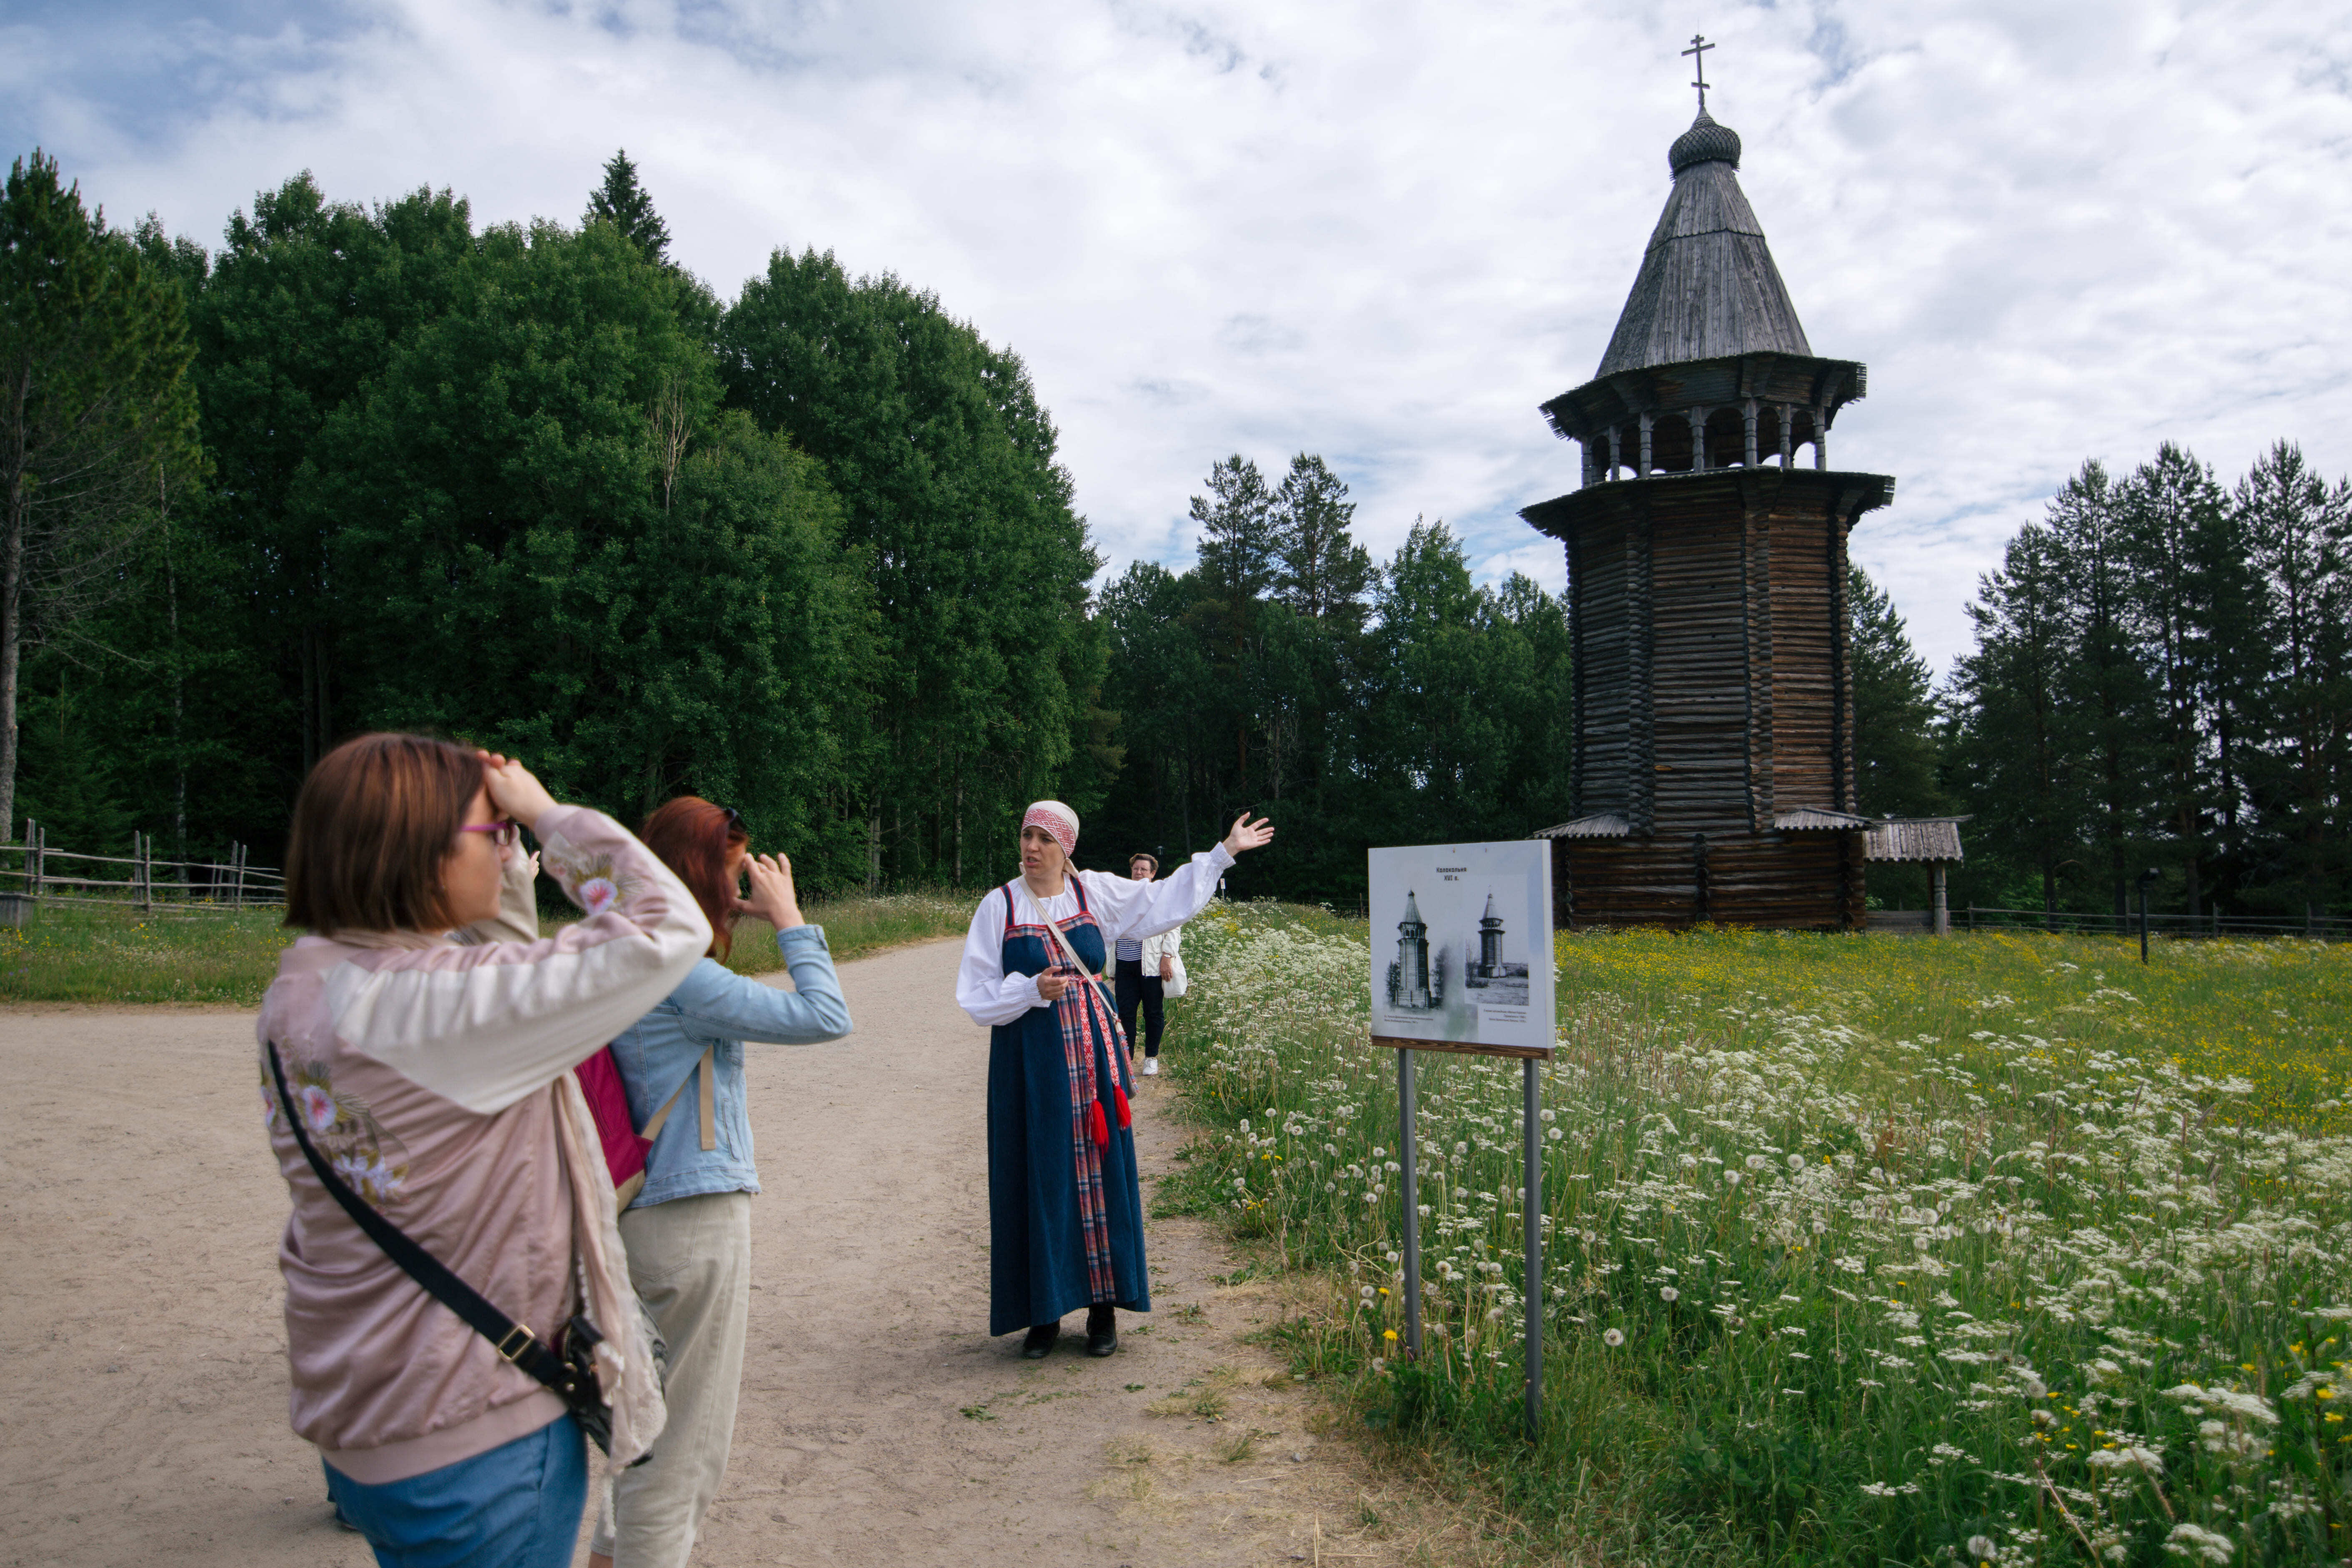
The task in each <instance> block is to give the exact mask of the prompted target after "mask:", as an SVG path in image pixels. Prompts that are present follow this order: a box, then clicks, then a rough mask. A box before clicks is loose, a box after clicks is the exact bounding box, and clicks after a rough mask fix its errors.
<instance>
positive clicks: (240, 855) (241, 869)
mask: <svg viewBox="0 0 2352 1568" xmlns="http://www.w3.org/2000/svg"><path fill="white" fill-rule="evenodd" d="M229 859H230V860H231V861H232V862H233V863H234V869H235V871H236V892H235V894H234V895H233V897H234V898H235V900H236V907H237V908H238V909H243V908H245V846H244V845H242V844H239V843H238V842H236V840H235V839H233V838H232V839H231V840H229Z"/></svg>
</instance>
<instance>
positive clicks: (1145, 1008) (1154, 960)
mask: <svg viewBox="0 0 2352 1568" xmlns="http://www.w3.org/2000/svg"><path fill="white" fill-rule="evenodd" d="M1127 874H1128V876H1129V879H1132V880H1134V881H1138V882H1149V881H1150V880H1151V879H1152V878H1154V877H1156V876H1158V875H1159V874H1160V862H1159V861H1158V860H1156V859H1154V858H1152V857H1151V856H1149V855H1142V854H1138V855H1136V856H1133V857H1131V858H1129V860H1128V863H1127ZM1183 941H1184V928H1183V927H1181V926H1177V927H1175V928H1173V929H1171V930H1169V931H1159V932H1156V933H1154V934H1153V935H1150V936H1135V935H1132V934H1129V935H1127V936H1123V937H1120V938H1119V939H1118V944H1117V946H1116V947H1114V948H1113V950H1112V955H1113V960H1114V962H1115V963H1117V965H1118V967H1117V969H1116V970H1115V971H1114V973H1113V975H1112V979H1113V981H1114V983H1115V984H1116V985H1117V988H1118V1026H1119V1030H1120V1032H1121V1033H1123V1034H1124V1035H1126V1036H1127V1038H1128V1041H1129V1048H1130V1049H1131V1048H1132V1047H1133V1043H1134V1040H1135V1016H1136V1012H1137V1010H1138V1009H1139V1008H1140V1009H1141V1011H1142V1014H1143V1027H1144V1040H1143V1066H1142V1067H1141V1068H1139V1069H1138V1070H1139V1072H1141V1073H1142V1075H1143V1076H1144V1077H1145V1078H1152V1077H1156V1076H1157V1075H1158V1074H1159V1071H1160V1031H1161V1030H1162V1029H1164V1028H1165V1027H1166V1026H1167V1022H1168V1018H1167V988H1168V985H1169V983H1170V982H1171V981H1173V980H1174V979H1175V978H1176V976H1177V974H1178V973H1180V972H1181V969H1182V966H1183V962H1184V961H1183V959H1182V957H1181V952H1182V944H1183Z"/></svg>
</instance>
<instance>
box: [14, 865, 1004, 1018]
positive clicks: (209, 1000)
mask: <svg viewBox="0 0 2352 1568" xmlns="http://www.w3.org/2000/svg"><path fill="white" fill-rule="evenodd" d="M803 913H805V914H806V915H807V917H808V919H809V920H810V921H811V922H812V923H814V924H817V925H821V926H823V927H824V935H825V943H826V945H827V946H829V947H830V948H831V949H832V950H833V955H834V957H835V960H836V961H838V962H842V963H846V962H847V961H849V960H850V959H853V958H861V957H863V956H865V955H866V954H867V953H870V952H879V951H881V950H882V949H884V948H886V947H896V946H898V945H899V944H900V943H902V942H924V941H928V940H929V939H931V938H934V937H942V936H961V934H963V931H964V927H965V926H966V924H967V923H969V921H971V896H967V895H960V894H955V893H949V892H915V893H893V894H886V895H883V896H881V897H878V898H870V899H869V898H849V899H839V900H833V901H831V902H828V903H824V904H810V905H808V906H806V907H805V909H804V910H803ZM280 918H281V916H280V913H279V911H278V910H259V909H255V910H207V911H205V912H203V913H195V914H173V913H169V912H162V911H159V912H157V913H154V914H141V913H139V912H138V911H136V910H130V909H125V908H120V907H116V906H110V905H104V904H81V905H76V904H74V903H72V902H70V901H68V900H55V899H53V900H47V902H45V903H44V904H43V905H42V908H41V911H40V914H39V915H38V917H37V919H36V920H35V921H34V922H33V923H32V924H30V925H28V926H25V927H23V928H22V929H14V930H12V929H0V1002H85V1003H115V1004H121V1003H178V1004H181V1005H189V1004H218V1005H230V1006H237V1007H255V1006H258V1005H260V1003H261V994H262V992H263V991H264V990H265V989H267V988H268V984H269V981H270V977H271V976H272V975H274V974H275V973H277V972H278V952H279V951H280V950H281V949H282V948H284V947H285V946H286V944H287V943H288V942H292V941H293V940H294V938H295V936H296V935H297V934H299V933H297V932H294V931H287V930H286V929H285V928H284V927H282V926H281V925H279V924H278V921H279V920H280ZM576 918H577V915H576V914H575V913H573V912H572V911H571V910H568V909H567V910H566V912H565V915H564V917H563V919H565V920H570V919H576ZM560 923H562V921H559V920H558V919H556V918H555V917H552V916H551V917H548V919H547V921H546V925H545V928H544V929H547V930H550V931H551V930H553V929H554V928H555V926H556V925H558V924H560ZM728 964H729V967H730V968H732V969H733V970H734V971H735V972H736V973H739V974H764V973H771V972H772V971H775V970H779V969H782V967H783V960H782V957H781V956H779V954H778V953H777V951H776V942H775V934H774V931H772V928H771V927H770V926H769V925H768V923H767V922H766V921H756V920H747V921H741V922H740V923H739V924H738V925H737V926H736V928H735V947H734V951H733V952H732V953H730V955H729V958H728Z"/></svg>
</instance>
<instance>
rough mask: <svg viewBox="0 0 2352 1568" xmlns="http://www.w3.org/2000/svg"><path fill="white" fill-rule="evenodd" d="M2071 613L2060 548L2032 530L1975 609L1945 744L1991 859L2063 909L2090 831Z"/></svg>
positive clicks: (2045, 532) (1980, 589)
mask: <svg viewBox="0 0 2352 1568" xmlns="http://www.w3.org/2000/svg"><path fill="white" fill-rule="evenodd" d="M2064 612H2065V598H2064V589H2063V574H2062V571H2061V563H2060V561H2059V551H2058V548H2057V542H2056V541H2055V539H2054V538H2053V535H2052V533H2051V531H2050V530H2049V529H2048V528H2046V527H2044V526H2042V525H2041V524H2039V523H2029V524H2027V525H2026V526H2025V527H2024V528H2023V529H2021V530H2020V531H2019V532H2018V534H2017V537H2016V538H2014V539H2012V540H2011V541H2010V542H2009V548H2008V550H2007V551H2006V552H2003V554H2002V557H2001V564H2000V570H1999V571H1997V572H1990V573H1988V574H1985V576H1984V577H1983V578H1981V579H1980V580H1979V583H1978V585H1977V599H1976V603H1974V604H1972V605H1969V619H1970V620H1971V621H1973V622H1974V623H1975V633H1976V647H1975V648H1974V649H1973V650H1972V651H1970V652H1969V653H1968V654H1965V655H1963V656H1962V657H1961V658H1960V661H1959V665H1958V669H1957V670H1956V671H1955V672H1954V677H1953V692H1954V696H1955V698H1956V699H1957V702H1956V706H1955V709H1954V712H1953V717H1952V721H1951V735H1950V739H1949V742H1948V752H1949V754H1950V755H1951V757H1952V759H1953V763H1954V765H1955V768H1956V771H1957V773H1958V782H1959V784H1961V786H1962V788H1963V790H1964V792H1965V794H1966V796H1967V798H1968V800H1969V807H1970V809H1971V810H1973V811H1974V812H1975V813H1976V816H1977V819H1978V822H1979V825H1980V826H1981V827H1982V829H1983V833H1984V837H1985V838H1986V839H1987V841H1988V842H1989V844H1990V846H1992V847H1993V851H1994V854H1993V858H1995V859H1996V860H1999V859H2009V860H2011V861H2013V862H2014V861H2021V862H2022V864H2023V867H2025V868H2031V869H2032V871H2033V872H2034V873H2035V874H2036V875H2037V876H2038V878H2039V879H2040V881H2041V884H2042V909H2043V910H2045V911H2054V910H2056V909H2057V907H2058V883H2059V872H2060V870H2061V869H2062V868H2063V867H2064V866H2066V865H2067V864H2069V863H2070V862H2071V861H2072V859H2073V852H2074V849H2075V848H2076V847H2078V845H2079V844H2080V842H2081V829H2082V826H2083V821H2082V806H2081V800H2080V794H2079V791H2078V789H2077V787H2076V783H2075V779H2076V774H2077V773H2078V771H2079V767H2080V757H2079V755H2078V753H2077V750H2076V746H2075V738H2074V734H2073V732H2072V727H2071V723H2070V720H2069V717H2068V715H2067V713H2066V711H2065V702H2064V695H2063V679H2064V673H2063V672H2064V670H2065V668H2066V667H2067V665H2068V664H2069V662H2070V661H2071V660H2072V659H2073V658H2074V651H2075V643H2074V636H2073V631H2072V627H2071V626H2069V624H2068V619H2067V616H2066V615H2065V613H2064Z"/></svg>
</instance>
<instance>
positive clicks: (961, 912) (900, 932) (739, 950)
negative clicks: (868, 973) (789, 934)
mask: <svg viewBox="0 0 2352 1568" xmlns="http://www.w3.org/2000/svg"><path fill="white" fill-rule="evenodd" d="M983 890H984V889H983ZM980 900H981V894H980V893H978V892H970V893H967V892H959V891H957V890H955V889H950V888H931V889H923V890H921V891H919V892H911V893H883V894H880V895H878V896H876V897H873V898H866V897H856V898H846V899H835V900H832V901H831V902H828V903H823V904H809V905H807V906H805V907H803V909H802V910H801V913H802V914H803V915H804V916H806V917H807V919H808V921H809V923H810V924H812V925H821V926H823V927H824V944H825V946H826V947H828V948H830V949H831V950H832V952H833V956H834V960H835V963H847V962H848V961H849V960H851V959H853V958H863V957H865V956H866V954H868V953H872V952H881V951H882V950H883V949H885V948H891V947H903V946H905V945H906V944H907V943H908V942H932V941H936V940H937V939H939V938H940V937H948V936H961V935H962V934H963V933H964V931H965V929H966V928H967V927H969V926H970V925H971V911H972V910H973V908H974V907H975V906H977V905H978V904H979V902H980ZM783 966H784V961H783V957H782V954H781V953H779V952H777V950H776V932H775V928H774V927H772V926H771V925H769V924H768V922H767V921H761V920H743V921H737V922H736V924H735V946H734V950H733V951H732V952H730V953H729V954H728V955H727V967H728V968H730V969H732V970H733V971H734V972H735V973H738V974H769V973H774V972H775V971H777V970H779V969H782V967H783Z"/></svg>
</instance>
